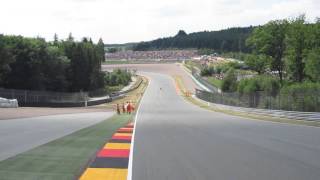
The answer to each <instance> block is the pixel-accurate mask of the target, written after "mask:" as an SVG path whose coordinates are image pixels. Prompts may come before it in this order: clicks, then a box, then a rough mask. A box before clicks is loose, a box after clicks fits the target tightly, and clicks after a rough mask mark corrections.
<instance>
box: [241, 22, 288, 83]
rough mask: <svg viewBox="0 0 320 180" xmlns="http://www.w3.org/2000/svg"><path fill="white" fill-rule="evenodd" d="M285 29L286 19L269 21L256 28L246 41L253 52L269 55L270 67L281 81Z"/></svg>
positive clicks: (286, 27) (286, 25)
mask: <svg viewBox="0 0 320 180" xmlns="http://www.w3.org/2000/svg"><path fill="white" fill-rule="evenodd" d="M287 30H288V21H287V20H276V21H271V22H269V23H267V24H266V25H264V26H260V27H258V28H256V29H255V30H254V31H253V33H252V35H251V36H250V37H249V38H248V39H247V41H246V44H247V46H249V47H251V48H252V49H253V52H254V53H256V54H263V55H265V56H269V57H270V59H271V62H270V65H271V66H270V68H271V70H272V71H276V72H277V74H278V76H279V79H280V82H281V83H282V81H283V71H284V67H285V63H284V55H285V51H286V33H287Z"/></svg>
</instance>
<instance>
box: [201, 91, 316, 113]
mask: <svg viewBox="0 0 320 180" xmlns="http://www.w3.org/2000/svg"><path fill="white" fill-rule="evenodd" d="M196 97H198V98H199V99H201V100H204V101H207V102H212V103H216V104H223V105H228V106H237V107H245V108H259V109H272V110H286V111H301V112H320V92H313V93H310V92H304V93H302V92H301V93H296V94H283V93H279V94H278V95H276V96H272V95H270V94H268V93H266V92H263V91H260V92H255V93H249V94H240V93H237V92H235V93H215V92H213V93H211V92H207V91H203V90H199V89H196Z"/></svg>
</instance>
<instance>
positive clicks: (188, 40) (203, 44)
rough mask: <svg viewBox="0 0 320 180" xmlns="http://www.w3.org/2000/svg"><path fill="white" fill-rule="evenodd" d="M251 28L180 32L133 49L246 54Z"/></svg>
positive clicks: (139, 44) (143, 43) (142, 43)
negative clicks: (246, 44) (199, 50)
mask: <svg viewBox="0 0 320 180" xmlns="http://www.w3.org/2000/svg"><path fill="white" fill-rule="evenodd" d="M252 30H253V27H246V28H230V29H226V30H221V31H211V32H209V31H203V32H196V33H190V34H187V33H186V32H184V31H183V30H180V31H179V32H178V34H177V35H176V36H173V37H168V38H160V39H156V40H153V41H149V42H141V43H138V44H137V45H136V46H135V47H134V48H133V49H134V50H137V51H141V50H143V51H144V50H152V49H170V48H173V49H176V48H178V49H183V48H197V49H205V48H208V49H213V50H215V51H221V52H232V51H233V52H248V51H249V49H248V48H247V47H245V39H246V38H247V37H248V36H249V35H250V33H251V32H252Z"/></svg>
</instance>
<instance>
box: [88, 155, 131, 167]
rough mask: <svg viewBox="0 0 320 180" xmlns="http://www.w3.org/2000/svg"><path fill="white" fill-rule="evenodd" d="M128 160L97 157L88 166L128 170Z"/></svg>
mask: <svg viewBox="0 0 320 180" xmlns="http://www.w3.org/2000/svg"><path fill="white" fill-rule="evenodd" d="M128 162H129V158H102V157H97V158H96V159H95V160H94V161H93V162H92V163H91V165H90V167H91V168H121V169H127V168H128Z"/></svg>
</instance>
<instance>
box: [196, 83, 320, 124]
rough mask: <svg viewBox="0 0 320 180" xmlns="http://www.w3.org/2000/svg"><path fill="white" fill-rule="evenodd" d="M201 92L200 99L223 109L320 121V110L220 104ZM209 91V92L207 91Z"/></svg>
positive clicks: (198, 94)
mask: <svg viewBox="0 0 320 180" xmlns="http://www.w3.org/2000/svg"><path fill="white" fill-rule="evenodd" d="M199 92H202V91H201V90H198V89H197V90H196V94H195V95H196V98H197V99H198V100H200V101H203V102H205V103H208V104H209V105H210V106H214V107H216V108H219V109H221V110H231V111H236V112H242V113H249V114H256V115H263V116H272V117H279V118H286V119H296V120H307V121H320V112H301V111H286V110H275V109H260V108H249V107H239V106H231V105H225V104H218V103H214V102H212V101H209V100H208V99H207V98H205V97H204V96H201V94H200V93H199ZM206 93H209V92H206Z"/></svg>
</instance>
